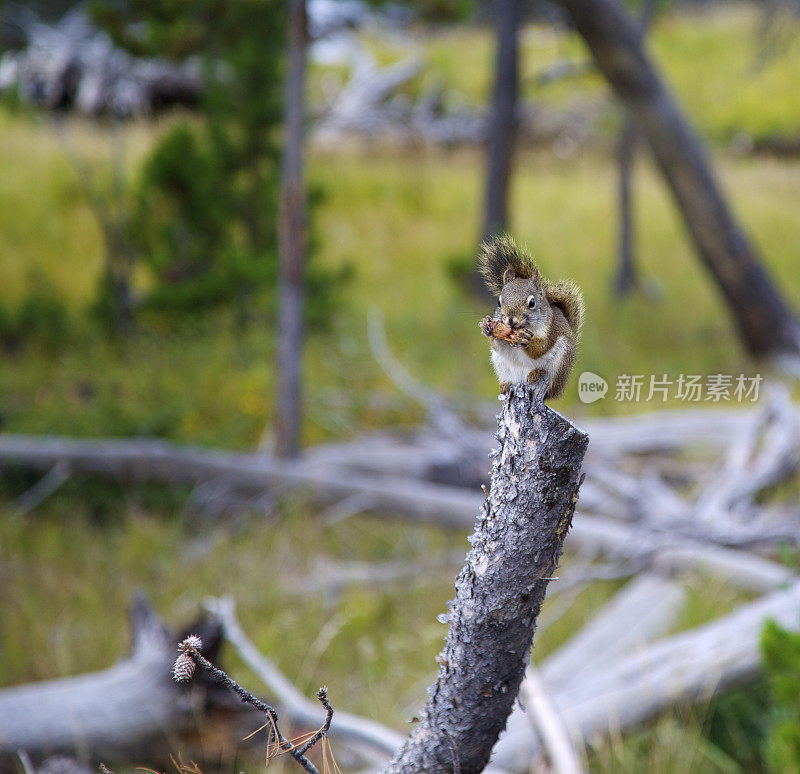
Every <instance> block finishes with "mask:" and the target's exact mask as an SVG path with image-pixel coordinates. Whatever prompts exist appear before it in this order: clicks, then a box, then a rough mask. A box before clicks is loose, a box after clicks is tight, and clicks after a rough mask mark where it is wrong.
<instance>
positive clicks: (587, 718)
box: [492, 581, 800, 772]
mask: <svg viewBox="0 0 800 774" xmlns="http://www.w3.org/2000/svg"><path fill="white" fill-rule="evenodd" d="M768 619H774V620H776V621H777V622H778V623H779V624H780V625H781V626H784V627H787V628H789V629H792V630H794V631H796V630H797V629H798V621H799V620H800V581H795V582H794V583H793V584H792V585H791V586H790V587H789V588H788V589H785V590H782V591H775V592H773V593H772V594H769V595H768V596H766V597H763V598H762V599H759V600H757V601H755V602H751V603H749V604H746V605H742V606H741V607H740V608H738V609H737V610H735V611H734V612H733V613H730V614H729V615H726V616H723V617H722V618H719V619H717V620H715V621H712V622H711V623H708V624H705V625H704V626H700V627H697V628H696V629H692V630H690V631H687V632H681V633H680V634H676V635H673V636H672V637H668V638H666V639H664V640H662V641H660V642H657V643H654V644H652V645H650V646H648V647H647V648H645V649H644V650H641V651H638V652H634V653H633V654H632V655H629V656H627V657H624V658H621V659H616V660H614V661H612V662H611V663H610V664H608V665H606V666H605V667H604V668H603V669H602V670H597V671H596V672H594V673H593V675H592V676H591V677H590V678H588V679H584V680H580V681H574V682H571V683H569V684H568V685H567V686H566V687H565V688H558V689H555V690H552V693H551V699H552V701H553V702H554V704H555V706H556V707H557V708H558V711H559V714H560V715H561V717H562V718H563V719H564V723H565V725H566V727H567V728H568V729H569V731H570V733H571V734H572V735H573V738H574V739H575V740H577V741H580V743H582V744H586V743H589V742H591V740H592V739H593V738H595V737H596V736H598V735H603V736H605V735H607V734H609V733H612V732H613V733H619V732H620V731H625V730H627V729H630V728H633V727H636V726H638V725H640V724H642V723H644V722H645V721H647V720H649V719H650V718H652V717H653V716H655V715H656V714H658V713H659V712H661V711H663V710H664V709H666V708H668V707H671V706H674V705H675V704H680V703H682V702H703V701H706V700H708V699H709V698H710V697H711V696H713V695H715V694H718V693H721V692H722V691H724V690H725V689H727V688H730V687H731V686H733V685H736V684H740V683H743V682H746V681H748V680H751V679H753V678H754V677H755V676H756V675H757V674H758V673H759V671H760V665H761V655H760V650H759V641H760V636H761V629H762V627H763V625H764V623H765V621H767V620H768ZM540 753H541V748H540V743H539V741H538V739H537V738H536V737H535V736H534V735H533V734H532V733H531V731H530V729H529V728H528V727H525V726H523V725H521V724H519V725H517V726H516V727H515V728H513V729H509V731H508V732H507V733H506V734H504V735H503V736H502V737H501V739H500V741H499V742H498V744H497V745H496V747H495V750H494V753H493V756H492V761H493V763H495V764H496V765H498V766H500V767H502V768H506V769H509V770H510V771H515V772H527V771H528V770H529V766H530V761H531V759H532V758H533V756H535V755H537V754H540Z"/></svg>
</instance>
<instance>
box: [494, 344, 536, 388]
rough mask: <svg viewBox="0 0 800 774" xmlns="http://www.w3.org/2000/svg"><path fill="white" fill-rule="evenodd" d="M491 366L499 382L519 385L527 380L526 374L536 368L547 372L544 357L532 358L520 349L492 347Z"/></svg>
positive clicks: (501, 346)
mask: <svg viewBox="0 0 800 774" xmlns="http://www.w3.org/2000/svg"><path fill="white" fill-rule="evenodd" d="M492 365H493V366H494V370H495V373H496V374H497V378H498V379H499V380H500V381H501V382H510V383H511V384H520V383H523V382H525V381H526V380H527V378H528V374H529V373H530V372H531V371H534V370H535V369H537V368H543V369H545V370H547V365H546V362H545V357H541V358H535V359H534V358H532V357H528V355H526V354H525V350H524V349H522V348H521V347H510V346H507V345H506V346H503V345H500V346H495V347H492Z"/></svg>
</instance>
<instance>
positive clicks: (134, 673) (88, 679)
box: [0, 599, 218, 770]
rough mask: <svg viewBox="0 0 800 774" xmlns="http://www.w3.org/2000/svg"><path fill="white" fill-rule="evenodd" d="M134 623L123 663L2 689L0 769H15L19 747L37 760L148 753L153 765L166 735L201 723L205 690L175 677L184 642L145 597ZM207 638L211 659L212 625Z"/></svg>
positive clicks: (214, 639) (136, 606)
mask: <svg viewBox="0 0 800 774" xmlns="http://www.w3.org/2000/svg"><path fill="white" fill-rule="evenodd" d="M132 622H133V649H132V653H131V655H130V657H129V658H126V659H124V660H122V661H120V662H119V663H118V664H115V665H114V666H112V667H110V668H108V669H104V670H102V671H99V672H92V673H89V674H83V675H77V676H75V677H67V678H63V679H58V680H47V681H42V682H36V683H29V684H26V685H19V686H13V687H11V688H4V689H2V690H0V770H6V767H13V766H14V764H15V759H16V756H17V751H18V750H20V749H24V750H27V751H28V753H30V755H31V757H33V758H34V759H36V760H40V759H41V758H42V757H45V756H47V755H51V754H54V753H68V754H78V755H84V754H87V753H89V754H90V755H91V756H92V757H93V758H95V757H96V758H101V757H105V758H106V759H114V758H115V757H120V758H130V756H133V755H136V754H141V751H142V750H147V751H148V755H147V761H148V762H153V763H155V762H157V761H163V760H167V761H168V760H169V758H168V752H169V744H168V743H167V740H168V737H171V740H172V741H173V742H174V741H176V739H177V738H178V736H179V735H180V734H182V733H185V732H189V731H192V730H194V729H195V728H196V719H197V718H198V717H199V716H200V715H201V714H202V712H203V711H204V708H205V701H204V697H203V692H202V691H199V692H190V691H187V690H186V689H185V688H184V687H181V686H180V685H178V684H177V683H176V682H175V681H174V680H173V679H172V676H171V667H172V664H173V663H174V661H175V653H176V650H175V647H176V643H177V641H178V640H177V639H176V638H175V637H173V636H170V635H169V633H168V632H167V631H166V630H165V629H164V628H163V627H162V626H161V624H160V623H159V621H158V620H157V619H156V617H155V616H154V615H153V613H152V612H151V611H150V609H149V608H148V607H147V605H146V604H145V603H144V602H143V600H141V599H137V600H136V601H135V602H134V605H133V608H132ZM206 635H207V636H206ZM204 642H205V643H207V649H208V652H209V655H211V656H213V655H214V654H215V653H216V644H213V643H214V642H218V636H216V635H214V636H212V635H211V630H208V631H206V632H204ZM184 741H186V737H184ZM159 756H161V757H159Z"/></svg>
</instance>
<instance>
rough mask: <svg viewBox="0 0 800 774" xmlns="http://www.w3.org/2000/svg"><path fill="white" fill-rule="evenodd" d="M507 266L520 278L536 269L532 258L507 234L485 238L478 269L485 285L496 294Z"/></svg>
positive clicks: (501, 286)
mask: <svg viewBox="0 0 800 774" xmlns="http://www.w3.org/2000/svg"><path fill="white" fill-rule="evenodd" d="M509 267H511V268H512V269H514V275H515V276H517V277H522V278H529V277H532V276H533V273H534V271H535V269H536V266H535V264H534V262H533V258H531V257H530V255H528V254H527V253H526V252H525V251H524V250H520V249H519V248H518V247H517V245H516V242H514V240H513V239H512V238H511V237H510V236H508V234H503V235H502V236H496V237H492V238H491V239H487V240H486V241H485V242H484V243H483V244H482V245H481V252H480V255H479V256H478V270H479V271H480V273H481V276H482V277H483V279H484V281H485V282H486V286H487V287H488V288H489V290H490V291H491V292H492V293H494V295H496V296H499V295H500V291H501V290H502V289H503V274H504V273H505V271H506V269H508V268H509Z"/></svg>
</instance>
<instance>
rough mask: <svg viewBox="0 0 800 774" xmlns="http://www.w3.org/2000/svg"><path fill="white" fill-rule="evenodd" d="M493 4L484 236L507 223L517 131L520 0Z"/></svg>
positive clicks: (491, 234) (493, 232)
mask: <svg viewBox="0 0 800 774" xmlns="http://www.w3.org/2000/svg"><path fill="white" fill-rule="evenodd" d="M495 8H496V10H495V18H496V20H497V26H496V34H497V53H496V59H495V82H494V91H493V92H492V106H491V115H490V118H489V136H488V139H487V172H486V209H485V213H484V223H483V238H484V239H486V238H488V237H491V236H493V235H494V234H497V233H498V232H500V231H504V230H505V228H506V226H507V224H508V184H509V178H510V175H511V162H512V158H513V155H514V143H515V139H516V134H517V131H516V129H517V116H516V112H517V93H518V91H519V50H518V49H519V46H518V28H519V19H520V0H497V3H496V6H495Z"/></svg>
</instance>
